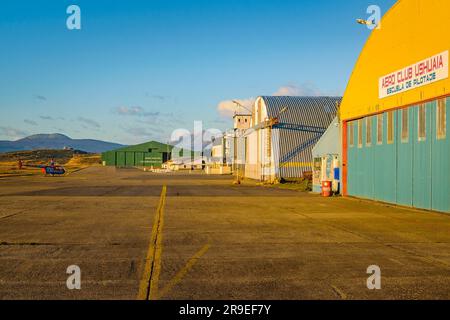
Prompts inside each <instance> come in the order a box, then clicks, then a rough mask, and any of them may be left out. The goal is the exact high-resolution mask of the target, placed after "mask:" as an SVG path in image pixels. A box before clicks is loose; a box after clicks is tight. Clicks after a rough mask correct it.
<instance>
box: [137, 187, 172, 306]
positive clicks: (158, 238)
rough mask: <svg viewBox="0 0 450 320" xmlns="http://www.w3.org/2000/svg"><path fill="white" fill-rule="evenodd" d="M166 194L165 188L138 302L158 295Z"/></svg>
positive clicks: (151, 239) (164, 188)
mask: <svg viewBox="0 0 450 320" xmlns="http://www.w3.org/2000/svg"><path fill="white" fill-rule="evenodd" d="M166 193H167V187H166V186H163V188H162V191H161V197H160V198H159V204H158V208H157V210H156V214H155V219H154V222H153V228H152V235H151V238H150V245H149V248H148V251H147V257H146V259H145V266H144V271H143V273H142V279H141V282H140V285H139V293H138V296H137V299H138V300H147V299H153V298H155V297H156V294H157V290H158V281H159V274H160V273H161V255H162V227H163V222H164V219H163V217H164V205H165V203H166Z"/></svg>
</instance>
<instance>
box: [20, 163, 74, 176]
mask: <svg viewBox="0 0 450 320" xmlns="http://www.w3.org/2000/svg"><path fill="white" fill-rule="evenodd" d="M23 167H30V168H40V169H41V172H42V173H43V174H45V175H51V176H54V175H63V174H65V173H66V170H65V169H64V167H62V166H58V165H54V164H53V165H32V164H27V165H23Z"/></svg>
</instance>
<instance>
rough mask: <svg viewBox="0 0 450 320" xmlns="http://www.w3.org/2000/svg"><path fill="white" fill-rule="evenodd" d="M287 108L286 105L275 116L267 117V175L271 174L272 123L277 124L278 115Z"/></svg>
mask: <svg viewBox="0 0 450 320" xmlns="http://www.w3.org/2000/svg"><path fill="white" fill-rule="evenodd" d="M287 109H288V107H283V108H282V109H281V110H280V111H279V112H278V114H277V115H276V116H275V117H271V118H270V119H269V123H268V126H267V129H268V130H269V132H268V134H267V138H266V139H267V149H268V150H266V151H267V153H268V156H269V166H268V167H269V170H270V174H269V177H270V176H271V175H272V129H273V126H274V125H276V124H278V123H279V122H280V121H279V117H280V115H281V114H282V113H284V112H286V110H287ZM264 180H265V175H264V170H263V181H264Z"/></svg>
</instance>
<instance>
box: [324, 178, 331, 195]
mask: <svg viewBox="0 0 450 320" xmlns="http://www.w3.org/2000/svg"><path fill="white" fill-rule="evenodd" d="M322 197H331V181H322Z"/></svg>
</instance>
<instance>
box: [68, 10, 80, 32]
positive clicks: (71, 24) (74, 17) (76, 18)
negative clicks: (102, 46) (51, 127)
mask: <svg viewBox="0 0 450 320" xmlns="http://www.w3.org/2000/svg"><path fill="white" fill-rule="evenodd" d="M66 13H67V14H69V16H68V17H67V20H66V26H67V29H69V30H81V9H80V7H79V6H77V5H75V4H72V5H70V6H68V7H67V10H66Z"/></svg>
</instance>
